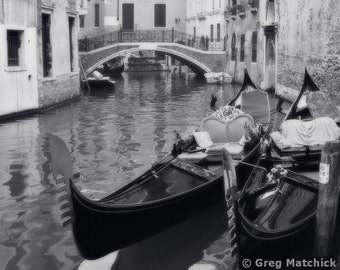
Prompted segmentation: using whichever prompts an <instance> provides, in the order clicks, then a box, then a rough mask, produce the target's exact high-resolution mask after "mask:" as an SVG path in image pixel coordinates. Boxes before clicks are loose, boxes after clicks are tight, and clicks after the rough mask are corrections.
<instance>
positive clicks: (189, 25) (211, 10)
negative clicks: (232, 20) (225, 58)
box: [185, 0, 227, 50]
mask: <svg viewBox="0 0 340 270" xmlns="http://www.w3.org/2000/svg"><path fill="white" fill-rule="evenodd" d="M226 2H227V0H187V14H186V18H185V21H186V32H187V33H188V34H191V35H193V36H194V39H196V38H198V42H199V43H200V45H199V46H198V47H200V48H201V49H206V50H223V49H225V41H226V21H225V18H224V11H225V8H226ZM204 39H205V40H208V42H206V43H204V42H203V40H204ZM204 44H205V45H204Z"/></svg>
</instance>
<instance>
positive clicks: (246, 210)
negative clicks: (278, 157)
mask: <svg viewBox="0 0 340 270" xmlns="http://www.w3.org/2000/svg"><path fill="white" fill-rule="evenodd" d="M269 163H270V162H268V161H265V160H261V161H260V162H259V163H258V164H257V165H258V166H257V167H254V168H253V171H252V173H251V174H250V176H249V178H248V181H247V183H246V185H245V186H244V189H243V190H242V192H241V195H240V198H239V200H238V202H237V203H238V206H237V209H238V217H239V222H240V224H241V227H242V229H243V232H244V233H245V234H246V235H247V236H249V237H250V238H252V239H257V240H261V241H276V240H280V239H288V238H289V237H292V236H294V235H296V234H297V233H299V232H300V231H302V230H304V229H306V228H307V227H309V226H310V225H311V224H312V223H313V222H314V221H315V217H316V211H317V199H318V182H317V181H315V180H313V179H310V178H308V177H305V176H303V175H300V174H297V173H294V172H292V171H287V174H286V175H285V176H284V177H282V179H281V180H280V181H279V182H276V183H269V182H268V179H267V178H266V176H267V169H266V167H265V166H263V165H264V164H266V165H267V166H268V164H269ZM267 168H268V167H267ZM270 168H271V167H269V169H270Z"/></svg>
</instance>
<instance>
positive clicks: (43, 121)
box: [0, 73, 235, 270]
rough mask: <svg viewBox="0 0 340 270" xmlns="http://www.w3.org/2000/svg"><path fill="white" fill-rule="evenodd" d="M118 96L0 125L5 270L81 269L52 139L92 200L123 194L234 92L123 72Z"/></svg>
mask: <svg viewBox="0 0 340 270" xmlns="http://www.w3.org/2000/svg"><path fill="white" fill-rule="evenodd" d="M116 81H117V84H116V87H115V91H107V89H106V90H105V89H102V90H100V91H96V90H93V91H92V92H91V93H90V95H88V96H86V95H84V96H82V98H81V100H80V101H77V102H74V103H71V104H68V105H66V106H63V107H60V108H57V109H53V110H50V111H47V112H45V113H43V114H41V115H37V116H32V117H27V118H22V119H18V120H12V121H8V122H4V123H1V124H0V181H1V188H0V269H10V270H14V269H76V268H77V265H79V262H80V261H81V258H80V256H79V254H78V251H77V249H76V247H75V245H74V242H73V239H72V232H71V230H70V227H67V228H62V227H61V226H60V225H59V223H58V220H57V213H58V209H57V206H56V204H57V196H56V191H55V183H54V180H53V179H52V175H51V165H50V153H49V144H48V137H47V134H48V133H53V134H55V135H57V136H60V137H61V138H62V139H63V140H64V141H65V142H66V143H67V145H68V147H69V149H70V150H71V153H72V158H73V161H74V164H73V167H74V171H75V172H77V171H79V172H81V181H80V183H79V186H80V188H81V189H82V191H83V192H84V193H85V194H86V196H89V197H91V198H101V197H104V196H105V195H107V194H109V193H111V192H113V191H114V190H117V189H118V188H120V187H121V186H123V185H125V184H126V183H127V182H129V181H131V180H132V179H133V178H134V177H135V176H136V175H139V174H140V173H141V172H143V171H145V170H146V169H147V168H148V167H149V166H150V164H151V163H152V162H153V161H154V160H159V159H161V158H162V157H164V156H165V155H166V154H167V153H168V152H169V151H170V150H171V148H172V144H173V143H174V142H175V134H174V132H173V131H174V130H176V131H178V132H179V133H180V134H183V136H187V135H188V134H189V133H190V132H191V131H192V130H194V129H196V128H198V127H199V124H200V120H201V119H202V118H203V117H204V116H206V115H207V114H209V113H210V112H211V111H210V109H209V102H210V96H211V94H212V93H214V94H216V95H217V96H218V97H219V98H220V100H223V101H224V102H226V101H227V100H228V99H229V98H230V97H232V96H233V95H234V93H235V90H234V88H233V87H232V86H230V85H226V86H223V87H222V86H217V85H206V84H205V83H204V82H202V81H200V80H197V79H195V78H194V77H188V76H181V77H179V76H178V75H173V74H170V73H145V74H143V73H135V74H132V73H130V74H123V77H122V78H118V79H116Z"/></svg>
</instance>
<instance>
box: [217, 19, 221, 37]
mask: <svg viewBox="0 0 340 270" xmlns="http://www.w3.org/2000/svg"><path fill="white" fill-rule="evenodd" d="M220 41H221V24H219V23H218V24H217V42H220Z"/></svg>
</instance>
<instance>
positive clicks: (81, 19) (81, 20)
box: [79, 15, 85, 28]
mask: <svg viewBox="0 0 340 270" xmlns="http://www.w3.org/2000/svg"><path fill="white" fill-rule="evenodd" d="M79 27H80V28H84V27H85V15H79Z"/></svg>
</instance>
